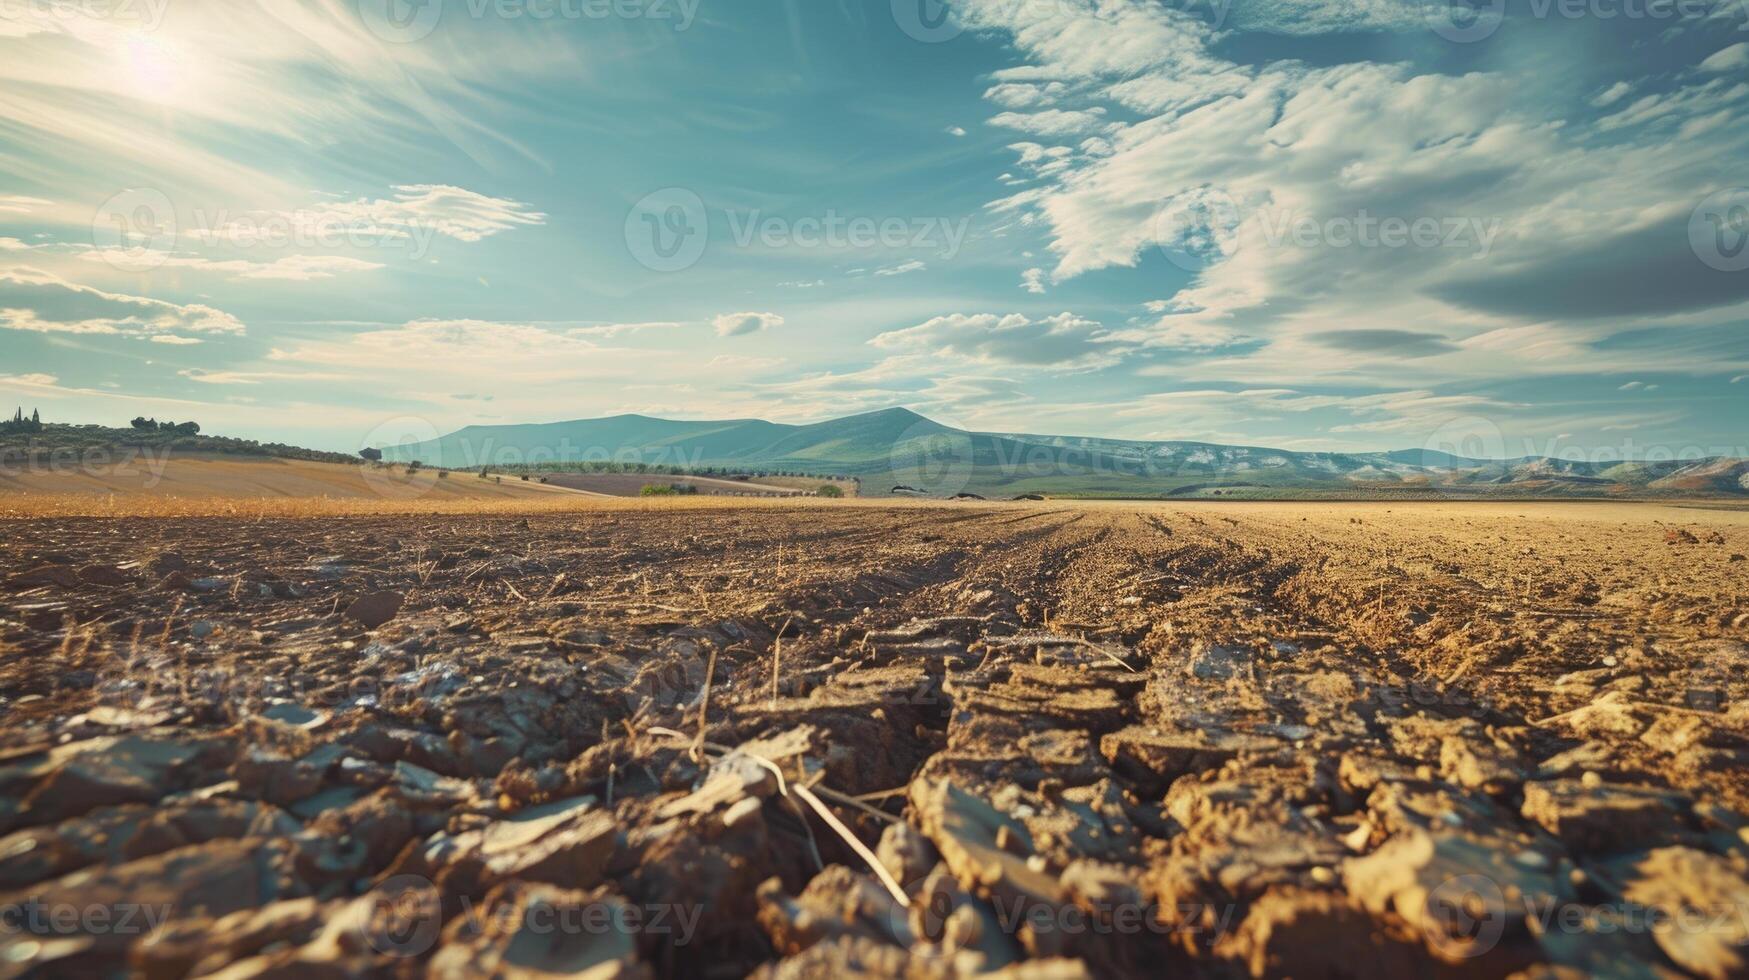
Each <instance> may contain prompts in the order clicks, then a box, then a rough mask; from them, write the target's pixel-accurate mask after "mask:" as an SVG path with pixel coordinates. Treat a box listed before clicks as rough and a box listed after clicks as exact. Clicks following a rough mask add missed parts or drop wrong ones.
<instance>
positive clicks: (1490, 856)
mask: <svg viewBox="0 0 1749 980" xmlns="http://www.w3.org/2000/svg"><path fill="white" fill-rule="evenodd" d="M1342 879H1343V884H1344V885H1345V886H1346V887H1347V889H1348V892H1349V894H1350V895H1352V896H1354V898H1355V899H1356V900H1357V901H1359V902H1360V904H1361V905H1362V906H1363V907H1365V908H1366V909H1367V911H1369V912H1371V913H1372V914H1373V915H1374V916H1382V915H1385V914H1386V913H1392V912H1394V913H1395V914H1396V915H1398V916H1400V917H1401V918H1402V919H1403V921H1404V922H1405V923H1407V924H1408V925H1409V926H1410V927H1411V928H1413V929H1414V930H1415V931H1416V933H1418V934H1419V935H1420V937H1421V939H1422V941H1423V942H1424V943H1425V944H1426V946H1427V949H1428V951H1429V952H1431V953H1433V954H1434V955H1435V956H1437V957H1439V958H1440V959H1442V960H1445V961H1446V962H1448V963H1453V964H1458V963H1465V962H1468V963H1470V964H1472V965H1473V967H1474V968H1476V969H1480V970H1485V971H1486V972H1489V973H1504V972H1510V970H1508V969H1505V968H1504V967H1505V966H1506V965H1507V964H1515V963H1517V962H1519V961H1520V960H1521V959H1522V958H1524V957H1525V956H1526V955H1527V953H1526V947H1527V945H1528V940H1529V938H1530V937H1529V932H1528V927H1527V923H1526V916H1527V913H1528V912H1529V910H1531V909H1536V908H1547V907H1558V906H1560V905H1563V904H1565V903H1567V902H1569V901H1571V900H1572V897H1573V896H1572V889H1571V885H1570V884H1569V882H1568V879H1567V877H1566V875H1565V874H1564V873H1562V872H1560V871H1559V870H1558V869H1551V870H1539V869H1535V868H1530V867H1527V866H1526V864H1525V862H1523V861H1520V860H1516V855H1515V854H1511V853H1508V852H1507V851H1506V850H1504V849H1502V848H1501V847H1499V846H1498V844H1497V842H1493V841H1488V840H1485V839H1483V838H1480V837H1477V836H1475V835H1472V834H1468V833H1464V832H1461V831H1448V830H1433V831H1428V830H1421V829H1419V828H1412V829H1409V830H1406V831H1404V832H1402V833H1399V834H1397V835H1395V836H1393V837H1392V838H1391V839H1390V840H1387V841H1386V842H1385V843H1384V844H1382V845H1380V847H1379V848H1378V849H1377V850H1376V851H1374V852H1373V853H1372V854H1370V855H1367V856H1366V857H1360V858H1352V859H1350V860H1349V861H1348V862H1347V863H1346V864H1345V865H1344V867H1343V872H1342ZM1490 964H1492V966H1490Z"/></svg>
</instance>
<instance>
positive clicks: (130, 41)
mask: <svg viewBox="0 0 1749 980" xmlns="http://www.w3.org/2000/svg"><path fill="white" fill-rule="evenodd" d="M121 54H122V65H123V68H124V78H123V84H124V85H125V86H126V88H127V89H128V91H129V93H130V94H132V95H134V96H135V97H137V98H140V99H143V100H145V101H147V102H156V103H160V104H163V105H174V104H176V103H178V102H180V101H182V100H183V99H184V98H185V97H186V96H187V95H188V94H189V93H190V92H191V91H192V90H193V86H192V84H191V71H192V68H193V67H194V66H193V65H192V63H191V62H190V61H189V59H188V58H186V57H185V56H184V53H183V52H182V51H180V50H179V49H178V48H177V47H176V46H175V45H174V44H172V43H170V42H168V41H165V40H162V39H160V38H156V37H150V36H147V35H144V34H130V35H129V36H128V37H127V39H126V40H125V41H123V43H122V51H121Z"/></svg>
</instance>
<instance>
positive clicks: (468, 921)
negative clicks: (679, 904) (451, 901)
mask: <svg viewBox="0 0 1749 980" xmlns="http://www.w3.org/2000/svg"><path fill="white" fill-rule="evenodd" d="M693 921H695V922H696V920H693ZM565 922H576V923H582V924H583V927H581V928H577V927H572V928H555V927H554V926H553V925H552V924H553V923H565ZM591 923H598V924H600V925H599V926H598V927H596V926H591V925H589V924H591ZM640 924H642V918H641V913H640V912H639V910H638V909H636V908H634V907H632V906H631V905H629V904H628V903H627V902H626V901H625V900H624V899H621V898H619V897H618V896H614V895H611V894H608V892H607V890H606V889H599V890H597V891H594V892H583V891H578V890H575V889H567V888H558V887H553V886H550V885H542V884H528V883H524V882H510V883H507V884H505V885H503V886H501V887H499V888H497V889H495V890H494V891H492V893H491V894H489V895H487V896H486V900H485V902H484V903H483V904H482V905H480V906H479V907H478V908H476V909H475V910H474V911H473V912H472V913H471V914H469V915H467V916H465V917H463V918H460V919H457V920H456V921H455V922H453V923H451V924H450V926H449V927H448V928H447V929H445V930H444V933H443V946H442V948H441V949H439V950H438V951H437V953H436V955H434V956H433V957H432V958H431V964H430V967H429V968H428V969H427V971H426V972H425V976H427V977H429V978H430V980H472V978H475V977H505V978H527V980H533V978H536V977H560V976H576V977H585V976H586V977H588V978H589V980H644V978H648V977H651V976H652V975H653V974H652V973H651V972H650V969H649V967H647V966H645V965H644V964H643V963H641V962H640V961H639V959H638V951H637V943H636V939H637V936H638V933H639V926H640ZM678 925H681V924H677V927H678ZM668 938H669V940H670V942H671V943H682V942H684V941H685V940H690V939H691V938H692V937H691V936H690V935H688V936H685V937H681V936H678V935H676V936H671V937H668Z"/></svg>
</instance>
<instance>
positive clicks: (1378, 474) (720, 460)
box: [381, 408, 1749, 497]
mask: <svg viewBox="0 0 1749 980" xmlns="http://www.w3.org/2000/svg"><path fill="white" fill-rule="evenodd" d="M381 448H382V449H383V452H384V455H385V457H386V458H388V459H390V460H399V461H409V460H415V459H417V460H419V461H421V462H423V463H426V464H427V465H434V466H445V467H451V468H456V469H477V468H480V467H511V466H524V467H531V468H537V469H538V468H540V467H543V466H552V465H555V464H573V465H575V464H610V463H621V464H626V463H636V464H641V465H643V466H646V467H649V468H653V469H667V470H672V471H675V472H692V471H703V470H714V471H724V470H727V471H731V472H747V473H760V472H773V471H778V472H795V473H805V474H813V475H821V476H828V475H846V476H855V477H858V478H860V479H861V480H862V482H863V486H864V492H865V493H867V494H871V495H879V494H882V493H886V492H889V491H890V490H891V489H893V488H895V487H900V486H903V487H910V488H915V489H917V490H921V491H923V492H925V493H929V494H934V495H951V494H953V493H959V492H969V493H977V494H981V495H985V496H997V495H1013V494H1020V493H1042V494H1049V495H1058V496H1090V497H1162V496H1169V497H1201V496H1216V495H1219V496H1241V497H1277V496H1337V495H1340V496H1454V497H1488V496H1514V497H1517V496H1552V497H1629V496H1635V497H1638V496H1689V497H1693V496H1714V497H1718V496H1725V497H1741V496H1749V461H1745V460H1740V459H1729V458H1723V457H1712V458H1707V459H1699V460H1688V461H1669V462H1626V463H1624V462H1600V463H1589V462H1575V461H1571V460H1562V459H1553V458H1548V457H1540V456H1530V457H1523V458H1518V459H1508V460H1486V459H1472V458H1468V457H1464V456H1457V455H1453V454H1451V453H1446V452H1441V451H1437V450H1396V451H1389V452H1367V453H1306V452H1290V451H1287V450H1282V449H1269V448H1265V447H1257V446H1224V445H1217V444H1214V443H1203V442H1182V441H1167V442H1158V441H1141V440H1125V439H1102V438H1094V437H1081V436H1055V435H1040V434H1032V433H1000V432H969V431H965V430H962V429H956V428H952V427H950V426H946V425H942V424H941V423H939V422H936V421H933V420H931V419H928V418H925V417H924V416H922V415H918V414H917V413H916V412H912V411H909V410H907V409H903V408H889V409H885V410H883V411H879V412H868V413H865V414H861V415H851V416H848V417H845V418H840V419H832V420H830V421H826V422H816V423H813V424H811V425H785V424H782V423H777V422H767V421H764V420H762V419H723V420H717V421H706V422H688V421H678V420H674V419H658V418H650V417H648V416H644V415H616V416H613V417H611V418H602V419H580V420H576V421H571V422H549V423H543V424H534V425H483V426H482V425H476V426H468V427H467V428H464V429H459V430H457V431H455V432H452V433H450V434H449V435H446V436H443V437H442V438H440V439H437V440H435V441H432V442H425V443H418V444H410V445H403V446H384V447H381Z"/></svg>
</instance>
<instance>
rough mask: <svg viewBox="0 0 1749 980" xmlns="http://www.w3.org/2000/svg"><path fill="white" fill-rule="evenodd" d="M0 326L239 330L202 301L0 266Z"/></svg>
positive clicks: (84, 330)
mask: <svg viewBox="0 0 1749 980" xmlns="http://www.w3.org/2000/svg"><path fill="white" fill-rule="evenodd" d="M0 328H5V329H9V330H23V331H28V332H32V333H75V334H109V335H117V336H153V335H166V334H170V335H179V334H189V333H195V334H242V333H244V332H245V331H244V326H243V323H242V321H240V320H238V319H237V318H236V317H234V316H232V315H230V314H229V313H226V312H224V311H223V310H218V309H215V308H213V307H211V306H207V305H205V304H202V303H189V304H186V305H182V304H177V303H170V302H166V301H164V300H159V299H152V298H150V297H146V296H132V295H129V294H126V293H112V292H106V291H104V290H101V289H95V288H92V287H90V286H85V285H81V284H79V283H75V282H70V281H68V280H66V279H62V278H61V277H59V276H56V275H54V274H52V273H48V272H43V271H41V270H38V269H32V268H28V267H20V268H15V269H7V270H0Z"/></svg>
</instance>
